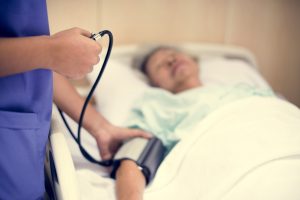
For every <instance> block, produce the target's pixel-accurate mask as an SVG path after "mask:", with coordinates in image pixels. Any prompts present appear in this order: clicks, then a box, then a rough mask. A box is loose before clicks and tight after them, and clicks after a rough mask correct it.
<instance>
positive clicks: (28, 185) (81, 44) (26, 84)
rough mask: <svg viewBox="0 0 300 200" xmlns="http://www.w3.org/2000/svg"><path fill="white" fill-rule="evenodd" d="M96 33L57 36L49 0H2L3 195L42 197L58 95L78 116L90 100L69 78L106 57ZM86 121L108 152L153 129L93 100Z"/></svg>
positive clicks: (104, 154) (0, 162) (0, 150)
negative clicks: (105, 112) (121, 118)
mask: <svg viewBox="0 0 300 200" xmlns="http://www.w3.org/2000/svg"><path fill="white" fill-rule="evenodd" d="M90 36H91V33H90V32H88V31H86V30H82V29H79V28H73V29H70V30H65V31H62V32H59V33H56V34H54V35H52V36H49V26H48V17H47V9H46V1H45V0H0V199H1V200H6V199H9V200H18V199H24V200H30V199H42V197H43V194H44V173H43V163H44V155H45V145H46V143H47V136H48V133H49V127H50V120H51V107H52V100H54V102H55V103H56V104H57V105H58V106H59V107H61V108H62V109H63V110H64V111H65V112H66V113H67V114H69V115H70V116H71V117H72V118H73V119H74V120H78V118H79V113H80V107H81V105H82V104H83V99H82V98H81V97H80V96H79V95H78V94H77V93H76V91H75V90H74V88H73V87H72V86H71V85H70V84H69V82H68V80H67V79H66V78H65V77H68V78H81V77H83V76H84V75H85V74H86V73H88V72H90V71H91V70H92V68H93V65H94V64H96V63H97V62H98V61H99V56H98V55H99V53H100V51H101V46H100V45H99V44H98V43H96V42H95V41H93V40H91V39H89V37H90ZM53 91H54V92H53ZM83 126H84V127H85V128H86V129H87V130H88V131H89V132H90V133H91V134H92V135H93V136H94V137H95V139H96V141H97V143H98V146H99V150H100V154H101V156H102V157H103V158H104V159H108V158H110V157H111V156H112V154H113V153H114V152H115V151H116V149H117V147H118V146H119V144H120V142H121V141H122V140H123V139H126V138H128V137H133V136H144V137H145V136H147V134H146V133H144V132H142V131H138V130H129V129H125V128H119V127H115V126H113V125H112V124H110V123H109V122H108V121H106V120H105V119H104V118H103V117H102V116H101V115H100V114H99V113H97V112H96V111H95V109H93V108H92V107H91V106H89V107H88V109H87V113H86V117H85V121H84V123H83Z"/></svg>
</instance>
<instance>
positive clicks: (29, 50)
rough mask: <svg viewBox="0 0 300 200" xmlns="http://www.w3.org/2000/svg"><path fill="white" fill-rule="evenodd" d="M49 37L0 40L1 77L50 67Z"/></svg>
mask: <svg viewBox="0 0 300 200" xmlns="http://www.w3.org/2000/svg"><path fill="white" fill-rule="evenodd" d="M48 43H49V36H36V37H23V38H0V77H1V76H7V75H11V74H16V73H20V72H25V71H29V70H33V69H37V68H41V67H46V66H49V62H50V61H49V50H48V48H47V47H48Z"/></svg>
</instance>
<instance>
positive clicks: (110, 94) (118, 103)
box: [88, 59, 149, 125]
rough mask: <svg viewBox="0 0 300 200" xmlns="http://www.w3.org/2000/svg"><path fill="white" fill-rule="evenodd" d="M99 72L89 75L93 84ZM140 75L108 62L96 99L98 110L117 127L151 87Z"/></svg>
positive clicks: (115, 63) (116, 63) (119, 64)
mask: <svg viewBox="0 0 300 200" xmlns="http://www.w3.org/2000/svg"><path fill="white" fill-rule="evenodd" d="M99 71H100V69H97V70H94V71H93V72H92V73H90V74H89V75H88V78H89V80H90V82H91V83H93V82H94V81H95V80H96V78H97V76H98V73H99ZM139 73H140V72H138V71H137V70H134V69H132V68H131V67H130V66H126V65H123V64H122V63H120V62H118V61H115V60H113V59H111V60H109V61H108V64H107V67H106V69H105V71H104V73H103V76H102V78H101V80H100V82H99V85H98V86H97V89H96V90H95V93H94V97H95V99H96V102H97V106H98V107H97V108H98V110H99V111H100V112H101V113H102V114H103V115H104V116H105V117H106V118H107V119H108V120H109V121H110V122H112V123H113V124H115V125H121V124H122V122H123V121H124V120H125V119H126V116H127V114H128V112H129V111H130V108H131V105H132V102H133V101H134V100H135V99H136V98H137V97H139V96H140V95H141V94H142V93H143V92H144V90H145V89H146V88H148V87H149V86H148V85H147V83H146V81H145V80H142V79H141V77H140V76H139V75H138V74H139Z"/></svg>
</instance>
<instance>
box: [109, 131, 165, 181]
mask: <svg viewBox="0 0 300 200" xmlns="http://www.w3.org/2000/svg"><path fill="white" fill-rule="evenodd" d="M165 151H166V148H165V147H164V146H163V144H162V142H161V140H159V139H158V138H156V137H153V138H151V139H150V140H149V139H145V138H133V139H130V140H128V141H127V142H125V143H124V144H123V145H122V146H121V147H120V149H119V151H118V152H117V153H116V155H115V157H114V161H113V170H112V173H111V177H112V178H115V177H116V172H117V170H118V168H119V166H120V164H121V161H122V160H126V159H128V160H132V161H134V162H136V164H137V165H138V166H139V167H140V169H141V171H142V173H143V174H144V176H145V179H146V183H147V184H148V183H150V182H151V181H152V179H153V178H154V176H155V173H156V171H157V169H158V167H159V165H160V163H161V162H162V160H163V158H164V155H165Z"/></svg>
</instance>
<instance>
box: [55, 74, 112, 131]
mask: <svg viewBox="0 0 300 200" xmlns="http://www.w3.org/2000/svg"><path fill="white" fill-rule="evenodd" d="M53 83H54V87H53V88H54V96H53V99H54V102H55V104H56V105H57V106H58V107H59V108H60V109H61V110H63V111H64V112H65V113H67V114H68V115H69V116H70V117H71V118H72V119H73V120H75V121H76V122H78V121H79V117H80V112H81V109H82V106H83V103H84V99H83V98H82V97H81V96H80V95H79V94H78V92H77V91H76V90H75V88H74V87H73V86H72V85H71V83H70V82H69V81H68V80H67V79H66V78H65V77H63V76H62V75H60V74H57V73H53ZM108 124H109V122H108V121H107V120H106V119H104V117H102V115H100V114H99V113H98V112H97V111H96V110H95V109H94V107H93V106H92V105H88V107H87V109H86V113H85V115H84V121H83V127H84V128H86V129H87V130H88V131H89V132H90V133H91V134H94V133H96V130H97V129H99V127H102V128H103V127H105V126H106V125H108Z"/></svg>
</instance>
